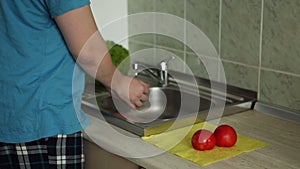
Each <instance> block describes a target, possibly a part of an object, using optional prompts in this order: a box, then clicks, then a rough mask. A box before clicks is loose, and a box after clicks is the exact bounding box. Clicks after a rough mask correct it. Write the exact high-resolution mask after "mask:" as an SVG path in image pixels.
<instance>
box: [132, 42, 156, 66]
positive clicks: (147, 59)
mask: <svg viewBox="0 0 300 169" xmlns="http://www.w3.org/2000/svg"><path fill="white" fill-rule="evenodd" d="M151 49H153V50H154V47H153V45H151V44H143V43H141V42H138V41H129V53H130V57H131V61H139V62H144V63H148V64H153V62H154V57H155V52H152V53H151V52H150V51H151ZM153 50H152V51H153ZM142 51H145V52H143V53H141V52H142ZM138 53H139V56H137V55H138ZM141 54H143V56H141ZM145 54H147V56H144V55H145Z"/></svg>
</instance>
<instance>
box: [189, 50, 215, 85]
mask: <svg viewBox="0 0 300 169" xmlns="http://www.w3.org/2000/svg"><path fill="white" fill-rule="evenodd" d="M219 62H220V61H219V60H218V59H216V58H214V57H204V56H197V55H195V54H194V53H187V54H186V63H187V65H188V66H189V68H190V69H191V71H192V73H193V75H194V76H196V77H202V78H205V79H210V80H213V81H218V72H219ZM208 72H209V73H210V76H209V74H208Z"/></svg>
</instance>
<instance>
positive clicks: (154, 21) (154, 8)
mask: <svg viewBox="0 0 300 169" xmlns="http://www.w3.org/2000/svg"><path fill="white" fill-rule="evenodd" d="M152 5H153V12H154V13H156V1H155V0H154V1H152ZM153 30H154V33H155V34H153V35H152V37H153V39H152V40H153V44H152V48H153V49H154V57H153V58H152V60H151V62H152V63H153V62H154V60H155V57H156V54H157V53H156V52H157V51H156V48H155V46H156V33H157V32H156V31H157V30H156V15H154V17H153Z"/></svg>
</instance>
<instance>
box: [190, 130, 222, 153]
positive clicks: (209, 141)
mask: <svg viewBox="0 0 300 169" xmlns="http://www.w3.org/2000/svg"><path fill="white" fill-rule="evenodd" d="M215 145H216V138H215V136H214V134H213V133H212V132H211V131H209V130H205V129H201V130H198V131H196V132H195V133H194V135H193V137H192V146H193V147H194V149H196V150H210V149H213V148H214V146H215Z"/></svg>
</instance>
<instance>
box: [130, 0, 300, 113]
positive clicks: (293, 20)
mask: <svg viewBox="0 0 300 169" xmlns="http://www.w3.org/2000/svg"><path fill="white" fill-rule="evenodd" d="M128 10H129V14H136V13H139V12H162V13H169V14H172V15H175V16H177V17H179V18H181V19H185V20H186V21H187V22H182V24H181V25H180V24H179V25H174V24H173V25H172V23H168V20H165V21H164V22H161V18H156V17H153V18H152V19H150V20H140V21H138V20H135V19H131V20H129V32H135V31H137V30H138V29H141V27H151V29H153V30H154V31H156V32H157V31H158V30H164V31H166V30H167V31H169V32H170V34H172V33H174V34H176V35H178V36H179V37H180V36H182V37H184V38H183V41H181V40H178V39H177V40H176V39H174V38H172V37H168V36H164V35H158V34H156V33H147V34H142V35H137V36H131V37H130V40H129V49H130V51H131V53H134V52H137V51H140V50H143V49H151V48H156V49H164V50H167V51H170V52H172V53H174V54H176V55H177V56H178V57H179V58H181V59H182V60H183V61H184V62H185V63H186V64H187V65H188V66H189V68H191V70H192V71H193V73H194V74H195V75H197V76H200V77H205V78H210V79H213V80H219V79H220V78H221V77H220V75H221V74H222V73H220V72H223V70H224V72H225V75H226V80H227V83H228V84H230V85H234V86H238V87H242V88H246V89H250V90H254V91H257V92H258V99H259V100H260V101H263V102H266V103H270V104H274V105H277V106H280V107H284V108H288V109H291V110H294V111H295V112H298V113H300V1H299V0H128ZM178 23H180V22H178ZM190 23H192V24H193V25H195V26H197V27H198V28H199V29H200V30H201V31H203V33H205V34H206V35H207V37H208V38H209V39H210V41H211V43H212V45H213V46H214V47H215V49H216V51H217V52H218V54H219V55H215V54H214V53H211V52H207V53H206V54H205V55H202V54H201V55H199V53H197V51H200V50H203V49H200V48H201V46H202V45H201V44H202V42H201V40H200V41H196V40H195V39H193V38H195V35H193V34H191V33H190V29H189V26H190ZM196 39H197V38H196ZM189 42H192V43H193V44H197V43H199V45H198V46H199V49H198V48H197V45H194V46H196V49H195V48H193V50H191V49H190V48H189V46H188V45H186V44H187V43H189ZM196 53H197V54H198V55H197V54H196ZM157 57H158V56H157V55H155V52H154V54H153V55H152V56H151V55H150V56H149V57H148V58H147V62H153V64H155V63H154V62H156V59H157ZM218 57H220V58H221V59H218ZM199 58H201V60H200V59H199ZM203 63H205V64H203ZM170 65H171V68H172V69H175V70H178V71H183V72H185V71H187V69H186V68H184V66H182V63H180V62H173V63H170ZM204 65H205V66H206V67H205V66H204ZM207 65H209V66H207ZM206 68H208V69H211V70H209V71H208V72H210V73H209V74H208V72H207V71H206Z"/></svg>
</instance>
